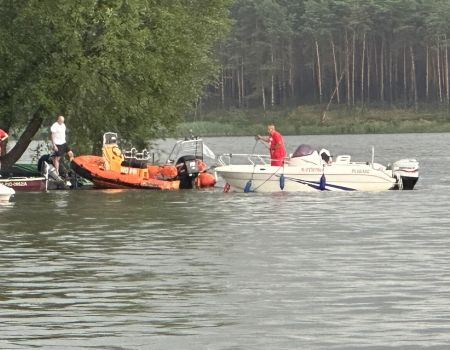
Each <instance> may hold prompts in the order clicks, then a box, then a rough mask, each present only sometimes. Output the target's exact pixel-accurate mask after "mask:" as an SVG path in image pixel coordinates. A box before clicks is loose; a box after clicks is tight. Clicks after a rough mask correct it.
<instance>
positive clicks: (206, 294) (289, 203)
mask: <svg viewBox="0 0 450 350" xmlns="http://www.w3.org/2000/svg"><path fill="white" fill-rule="evenodd" d="M377 137H379V138H380V140H384V141H383V145H382V147H383V148H385V149H391V150H392V151H393V152H398V153H399V154H404V153H405V149H403V150H397V151H395V149H396V144H394V143H392V142H391V141H392V140H393V139H392V138H391V136H385V137H387V138H383V137H382V136H377ZM345 140H347V139H346V138H345V139H344V138H342V139H339V138H336V139H335V138H334V137H331V138H330V143H332V142H336V144H338V143H342V144H343V143H344V142H345ZM408 140H410V141H411V144H414V145H416V146H414V147H415V148H414V149H412V153H417V154H419V155H424V154H425V153H426V152H425V151H424V150H423V149H422V147H423V145H424V144H430V145H432V146H433V147H434V149H439V147H441V148H444V146H445V144H444V143H440V142H442V141H443V138H440V137H435V136H434V135H433V136H430V138H426V137H425V138H418V137H417V136H410V138H408V137H407V136H402V142H406V141H408ZM412 140H414V143H413V142H412ZM214 141H215V142H217V143H220V142H223V143H224V144H223V145H222V147H225V146H226V144H225V143H226V140H222V141H220V140H214ZM338 141H339V142H338ZM350 141H351V142H350ZM350 141H347V142H348V143H349V145H347V146H346V147H348V148H355V149H356V148H357V147H358V145H359V147H361V142H363V141H362V139H360V138H359V137H355V138H353V139H352V140H350ZM389 142H391V143H389ZM354 143H355V144H354ZM358 143H359V144H358ZM341 147H342V148H344V147H343V146H342V145H341ZM361 148H362V147H361ZM394 156H395V155H394ZM396 158H398V157H396ZM419 160H421V159H419ZM424 163H425V164H424V169H423V178H421V179H420V180H419V186H418V190H416V191H411V192H395V191H391V192H382V193H370V194H367V193H358V192H352V193H336V192H334V193H325V192H324V193H306V194H305V193H289V194H288V193H274V194H255V193H249V194H244V193H222V191H221V189H220V188H219V189H216V190H214V191H180V192H154V191H83V190H81V191H72V192H48V193H40V194H35V193H18V194H17V195H16V198H15V202H12V203H8V205H7V206H5V207H4V206H0V218H1V220H0V285H1V288H0V303H1V308H0V322H1V324H2V327H0V348H2V349H29V348H33V347H36V348H44V349H49V348H57V349H70V348H73V349H114V348H117V349H148V348H152V349H168V348H170V349H199V348H210V349H298V348H305V349H306V348H307V349H348V348H352V347H353V348H368V347H370V348H380V349H381V348H388V347H389V348H414V347H416V348H417V347H418V345H417V344H423V347H430V348H433V347H434V348H446V346H447V345H448V344H449V343H450V332H449V329H448V328H449V327H448V325H449V324H450V311H448V310H450V296H449V295H448V292H447V291H448V289H449V287H450V267H448V264H447V260H448V256H449V254H450V236H449V235H448V229H447V227H449V225H450V218H449V217H448V210H449V204H448V200H447V193H448V190H449V188H448V184H449V182H448V181H446V180H445V179H446V178H445V169H443V168H445V167H443V166H442V164H441V162H440V159H439V157H433V156H430V157H429V158H428V159H427V160H426V161H425V162H424Z"/></svg>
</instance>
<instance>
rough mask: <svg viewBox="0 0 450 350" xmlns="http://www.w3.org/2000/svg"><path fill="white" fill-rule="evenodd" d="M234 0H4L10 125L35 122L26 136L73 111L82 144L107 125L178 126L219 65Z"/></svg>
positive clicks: (3, 67)
mask: <svg viewBox="0 0 450 350" xmlns="http://www.w3.org/2000/svg"><path fill="white" fill-rule="evenodd" d="M228 6H229V0H194V1H183V0H134V1H126V0H97V1H82V0H56V1H55V0H40V1H37V0H26V1H25V0H24V1H15V0H4V1H2V2H1V3H0V38H1V40H0V125H1V127H2V128H4V129H9V130H11V129H13V128H15V129H22V130H23V128H24V127H26V126H27V127H28V128H27V129H25V130H28V131H29V132H28V134H26V137H25V138H24V139H23V140H22V141H23V142H24V143H26V142H27V141H28V142H29V139H30V135H31V136H32V134H33V132H36V130H37V129H39V127H41V125H44V126H47V125H50V123H51V122H53V120H54V118H55V117H56V115H57V114H64V115H65V116H66V123H67V125H68V128H69V129H70V138H71V141H72V142H74V141H75V140H76V142H77V145H78V148H79V149H80V150H81V149H82V148H83V146H86V145H89V146H92V143H93V142H95V141H97V140H98V141H99V140H100V138H101V135H102V133H103V132H105V131H111V130H113V131H118V132H120V134H121V136H122V137H125V138H127V139H129V140H130V141H133V142H142V141H143V140H148V139H149V138H151V137H154V136H156V135H158V133H159V132H160V130H161V129H163V128H168V129H170V128H173V127H174V126H175V124H176V122H177V121H178V119H179V117H180V115H182V113H184V112H185V111H186V110H188V109H189V108H191V106H192V102H193V101H195V100H196V99H197V98H198V97H199V96H200V94H201V93H202V89H203V88H204V86H205V84H207V83H209V82H211V81H212V79H213V78H214V76H215V74H216V72H217V68H216V66H215V64H214V60H213V53H214V52H213V47H214V45H215V43H216V42H217V40H218V39H219V38H221V37H222V36H223V34H224V33H225V30H226V29H227V26H228V19H227V18H228ZM84 151H86V147H84ZM13 153H14V152H13ZM17 153H20V152H16V154H14V155H10V158H9V159H8V155H6V156H5V157H3V161H4V163H5V162H9V163H11V162H12V161H14V160H15V158H17V155H18V154H17Z"/></svg>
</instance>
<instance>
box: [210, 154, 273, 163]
mask: <svg viewBox="0 0 450 350" xmlns="http://www.w3.org/2000/svg"><path fill="white" fill-rule="evenodd" d="M217 161H218V163H219V164H220V165H233V164H234V165H237V164H240V165H243V164H244V165H248V164H250V165H267V164H270V156H268V155H263V154H249V153H224V154H221V155H219V156H218V157H217Z"/></svg>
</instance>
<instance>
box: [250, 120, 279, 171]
mask: <svg viewBox="0 0 450 350" xmlns="http://www.w3.org/2000/svg"><path fill="white" fill-rule="evenodd" d="M267 132H268V133H269V135H268V136H260V135H257V136H256V138H257V139H258V140H262V141H264V142H267V143H268V144H269V151H270V165H272V166H281V165H283V161H284V157H285V156H286V149H285V148H284V140H283V136H281V134H280V133H279V132H278V131H276V130H275V126H274V125H273V124H269V125H267Z"/></svg>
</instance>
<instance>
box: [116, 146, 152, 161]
mask: <svg viewBox="0 0 450 350" xmlns="http://www.w3.org/2000/svg"><path fill="white" fill-rule="evenodd" d="M123 156H124V158H125V159H137V160H150V159H151V154H150V152H149V151H148V150H146V149H143V150H142V151H141V152H138V150H137V149H136V148H134V147H133V148H132V149H130V150H129V151H124V152H123Z"/></svg>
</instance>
